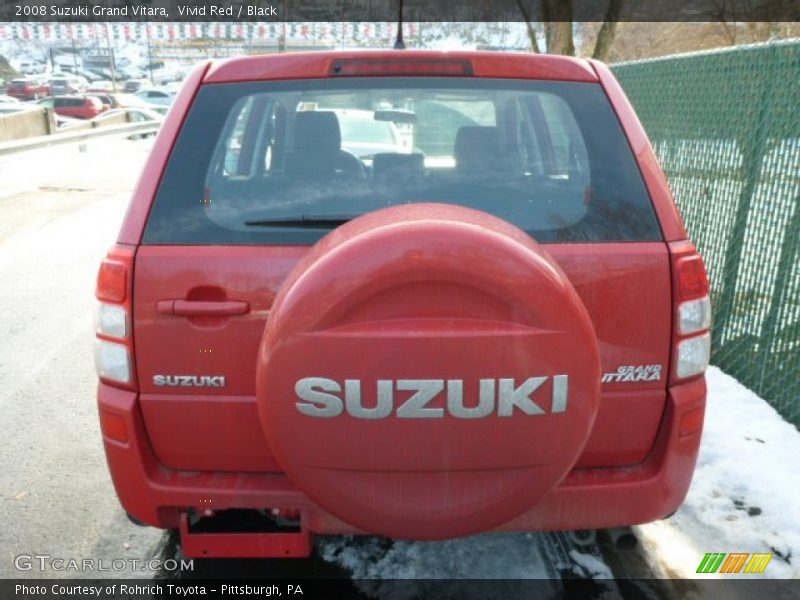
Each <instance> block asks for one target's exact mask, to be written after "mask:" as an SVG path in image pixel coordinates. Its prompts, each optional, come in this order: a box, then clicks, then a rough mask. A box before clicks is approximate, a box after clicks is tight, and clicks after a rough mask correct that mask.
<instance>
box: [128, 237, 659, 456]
mask: <svg viewBox="0 0 800 600" xmlns="http://www.w3.org/2000/svg"><path fill="white" fill-rule="evenodd" d="M545 247H546V248H547V249H548V251H549V252H550V254H551V256H553V258H555V260H556V261H557V262H558V263H559V265H560V266H561V268H562V269H563V270H564V272H565V273H566V274H567V276H568V277H569V279H570V281H571V282H572V284H573V286H574V287H575V290H576V291H577V293H578V295H579V296H580V297H581V300H582V301H583V303H584V306H586V309H587V311H588V312H589V315H590V317H591V318H592V322H593V324H594V328H595V332H596V335H597V339H598V343H599V346H600V357H601V365H602V371H603V373H608V372H614V371H616V370H617V368H618V367H619V366H620V365H627V364H664V365H666V364H668V362H669V360H670V346H669V343H668V340H669V338H670V312H671V310H672V302H671V298H670V296H671V291H670V287H669V285H670V279H669V277H670V276H669V268H670V267H669V256H668V253H667V249H666V247H665V246H664V244H662V243H655V244H652V243H643V244H571V245H558V244H550V245H546V246H545ZM307 251H308V249H307V248H305V247H302V246H227V247H219V246H205V247H204V246H200V247H196V246H143V247H141V248H140V249H139V250H138V252H137V258H136V287H135V292H134V294H135V296H134V320H135V322H136V338H135V345H136V356H137V359H138V372H139V374H140V391H141V397H140V399H141V403H142V414H143V416H144V419H145V422H146V424H147V429H148V432H149V437H150V441H151V443H152V444H153V447H154V451H155V453H156V455H157V456H158V457H159V459H160V460H161V461H162V462H163V463H164V464H165V465H166V466H168V467H170V468H175V469H186V470H217V469H218V470H228V471H230V470H235V471H263V470H268V471H269V470H278V466H277V463H276V462H275V459H274V457H273V456H272V454H271V451H270V449H269V445H268V443H267V440H266V439H265V438H264V434H263V432H262V431H261V429H260V428H259V427H258V423H257V422H255V419H257V409H256V402H255V391H256V390H255V378H256V364H255V361H254V360H253V357H254V356H256V354H257V353H258V347H259V344H260V343H261V336H262V332H263V329H264V325H265V324H266V320H267V316H268V314H269V311H270V309H271V307H272V303H273V301H274V299H275V296H276V295H277V294H278V291H279V290H280V287H281V285H282V283H283V281H284V279H285V278H286V276H287V275H288V273H289V272H290V271H291V270H292V269H293V268H294V266H295V264H296V263H297V261H298V260H299V259H300V258H301V257H302V256H303V255H305V253H306V252H307ZM609 273H614V276H609ZM198 281H202V282H203V286H202V287H204V288H206V289H204V290H197V288H198V285H197V283H198ZM193 290H195V291H194V292H193ZM213 290H218V291H217V293H223V292H224V293H225V294H226V295H227V297H228V298H232V299H237V300H244V301H246V302H248V303H249V305H250V312H249V313H248V314H247V315H244V316H241V317H232V318H220V319H216V320H213V321H212V320H210V319H209V318H208V317H204V318H203V319H204V320H206V321H207V322H206V323H202V322H195V323H193V322H192V319H189V318H176V317H174V316H172V315H164V314H160V313H159V312H158V310H157V304H158V302H159V301H160V300H164V299H174V298H188V297H196V295H197V294H198V293H203V294H207V295H208V297H209V298H210V297H212V296H213V294H214V291H213ZM619 290H625V291H626V293H625V294H620V293H619ZM609 298H615V301H614V302H613V303H610V302H608V299H609ZM195 321H198V320H197V319H195ZM201 346H202V347H204V348H206V349H208V350H209V351H210V352H203V353H200V352H193V351H189V349H192V348H196V347H201ZM163 372H169V373H206V372H209V373H210V372H219V373H223V372H224V373H227V374H228V379H227V386H226V388H225V389H224V390H223V391H224V396H221V397H220V395H218V398H217V400H216V401H215V399H214V395H213V394H209V393H208V391H207V390H206V391H205V393H204V394H198V393H197V391H196V390H192V389H191V388H183V389H180V388H177V389H175V390H170V393H169V394H165V393H164V388H159V387H155V386H154V385H153V384H152V378H153V376H154V375H156V374H158V373H163ZM665 396H666V387H665V382H664V381H663V380H662V381H659V382H635V383H630V382H628V383H625V384H621V383H605V384H603V388H602V397H601V408H600V411H599V413H598V417H597V422H596V423H595V427H594V429H593V431H592V435H591V437H590V438H589V442H588V443H587V446H586V448H585V449H584V452H583V454H582V455H581V458H580V459H579V462H578V466H586V467H588V466H599V465H625V464H635V463H637V462H639V461H641V460H643V459H644V457H645V456H646V455H647V453H648V452H649V451H650V448H651V446H652V444H653V439H654V438H655V435H656V432H657V429H658V424H659V422H660V419H661V415H662V412H663V410H664V402H665ZM176 409H177V410H176ZM184 420H189V421H190V422H192V423H193V424H194V425H193V428H192V432H191V435H185V436H184V435H181V434H180V433H176V432H180V431H181V427H180V425H179V424H180V422H182V421H184ZM221 423H225V425H226V426H221V425H220V424H221ZM228 425H229V426H228ZM211 431H215V433H214V435H213V436H211V437H208V436H207V435H204V434H205V433H209V432H211ZM208 444H212V447H213V450H214V451H213V452H210V451H209V447H208Z"/></svg>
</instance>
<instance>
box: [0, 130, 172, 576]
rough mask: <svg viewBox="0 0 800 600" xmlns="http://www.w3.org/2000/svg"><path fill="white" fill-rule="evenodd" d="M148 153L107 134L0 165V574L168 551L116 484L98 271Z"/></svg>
mask: <svg viewBox="0 0 800 600" xmlns="http://www.w3.org/2000/svg"><path fill="white" fill-rule="evenodd" d="M146 151H147V143H141V142H135V143H134V142H127V141H116V142H104V143H98V144H97V145H96V146H93V147H91V148H89V150H88V151H86V152H79V151H78V149H77V148H74V147H73V148H69V149H59V151H58V152H52V151H49V152H47V153H44V154H42V155H36V154H28V155H25V156H24V157H20V158H17V159H14V160H11V161H4V163H2V164H0V181H2V182H3V184H2V186H0V187H2V192H3V193H2V194H0V196H2V197H0V411H1V412H0V428H1V430H2V434H0V435H1V436H2V442H1V444H2V445H1V447H2V459H3V464H2V467H0V494H1V495H0V523H3V526H2V527H0V549H1V550H2V555H0V577H3V578H11V577H26V578H27V577H64V576H68V577H92V576H97V575H98V573H97V572H96V571H95V572H93V571H83V572H72V571H63V570H54V569H53V568H46V569H45V570H44V571H42V570H40V568H39V567H40V565H42V564H43V563H44V564H45V565H53V564H55V566H57V567H58V566H61V565H62V563H51V562H50V559H40V558H37V557H39V556H44V555H48V556H49V557H50V558H53V559H59V558H60V559H64V560H65V561H66V562H65V563H63V568H67V567H68V565H69V562H68V561H69V560H70V559H75V560H78V561H83V559H85V558H94V559H99V558H104V559H105V562H106V565H105V566H107V567H110V568H112V570H111V571H110V572H103V573H101V575H102V576H104V577H123V576H124V577H128V576H135V577H147V576H152V573H148V572H147V571H133V570H132V569H131V568H130V563H129V562H128V559H132V558H136V559H144V558H146V557H148V556H150V555H152V554H154V553H156V552H157V551H158V545H159V542H160V541H161V539H162V537H163V536H162V533H161V532H160V531H157V530H153V529H148V528H140V527H136V526H134V525H133V524H131V523H130V522H129V521H128V520H127V518H126V517H125V515H124V513H123V512H122V510H121V509H120V506H119V503H118V501H117V498H116V496H115V494H114V489H113V486H112V484H111V480H110V477H109V475H108V469H107V468H106V465H105V456H104V454H103V449H102V443H101V437H100V431H99V427H98V421H97V409H96V400H95V388H96V385H97V379H96V376H95V372H94V362H93V356H92V340H93V329H92V327H93V326H92V317H93V309H94V302H95V300H94V282H95V277H96V275H97V267H98V265H99V262H100V260H101V259H102V257H103V256H104V254H105V252H106V250H107V249H108V248H109V247H110V246H111V244H113V242H114V240H115V238H116V234H117V230H118V227H119V224H120V222H121V219H122V216H123V214H124V211H125V207H126V204H127V200H128V197H129V191H130V190H131V188H132V187H133V184H134V182H135V178H136V176H137V175H138V171H139V169H140V167H141V164H142V161H143V159H144V157H145V156H146ZM119 559H122V560H123V561H126V562H125V565H126V566H125V568H124V569H121V570H113V565H112V563H111V561H113V560H119ZM116 564H117V566H121V565H122V563H119V562H118V563H116ZM18 567H21V568H22V569H23V570H19V569H18ZM28 567H30V568H28ZM98 567H100V565H99V564H98V563H95V568H98Z"/></svg>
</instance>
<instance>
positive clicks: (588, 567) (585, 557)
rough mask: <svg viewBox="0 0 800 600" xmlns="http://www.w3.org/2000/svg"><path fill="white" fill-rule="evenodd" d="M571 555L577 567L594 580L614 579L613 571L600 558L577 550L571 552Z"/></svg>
mask: <svg viewBox="0 0 800 600" xmlns="http://www.w3.org/2000/svg"><path fill="white" fill-rule="evenodd" d="M569 555H570V557H571V558H572V560H573V561H574V562H575V564H576V565H578V566H579V567H583V569H584V570H585V571H586V572H588V573H590V574H591V577H592V579H614V575H613V574H612V573H611V569H610V568H609V567H608V565H607V564H606V563H604V562H603V561H602V560H600V559H599V558H598V557H596V556H594V555H592V554H585V553H583V552H579V551H577V550H570V552H569Z"/></svg>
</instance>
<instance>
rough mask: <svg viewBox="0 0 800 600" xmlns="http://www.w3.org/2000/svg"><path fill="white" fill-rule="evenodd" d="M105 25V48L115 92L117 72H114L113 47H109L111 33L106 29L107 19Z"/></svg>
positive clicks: (112, 86)
mask: <svg viewBox="0 0 800 600" xmlns="http://www.w3.org/2000/svg"><path fill="white" fill-rule="evenodd" d="M105 25H106V48H107V49H108V55H109V57H110V58H111V89H112V90H113V92H114V93H115V94H116V93H117V72H116V64H115V61H114V49H113V48H112V47H111V34H110V33H109V31H108V21H106V23H105Z"/></svg>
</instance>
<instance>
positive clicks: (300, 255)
mask: <svg viewBox="0 0 800 600" xmlns="http://www.w3.org/2000/svg"><path fill="white" fill-rule="evenodd" d="M398 57H401V59H402V60H407V61H414V60H426V59H431V58H433V59H441V58H443V57H444V58H447V59H452V60H465V61H469V63H470V64H471V68H472V73H473V75H474V76H475V77H496V78H522V79H547V80H561V81H581V82H594V83H598V84H599V85H601V86H602V87H603V89H604V90H605V93H606V95H607V96H608V98H609V101H610V103H611V106H612V108H613V109H614V111H615V112H616V114H617V116H618V117H619V121H620V123H621V126H622V129H623V131H624V133H625V135H626V137H627V140H628V142H629V144H630V146H631V149H632V151H633V154H634V155H635V157H636V160H637V163H638V165H639V168H640V170H641V173H642V176H643V180H644V182H645V185H646V187H647V189H648V191H649V193H650V196H651V199H652V203H653V206H654V209H655V213H656V215H657V217H658V221H659V223H660V227H661V230H662V233H663V237H664V240H663V241H659V242H647V243H644V242H642V243H638V242H634V243H604V244H589V243H585V244H563V245H562V244H544V245H542V247H543V248H544V249H545V250H546V251H547V253H549V255H550V256H551V257H552V260H553V261H555V263H556V264H557V265H558V268H560V270H561V271H562V272H563V273H564V274H565V276H566V278H567V280H568V281H569V282H570V284H571V285H572V287H573V288H574V290H575V293H576V294H577V297H578V298H579V299H580V301H581V302H582V304H583V306H584V307H585V309H586V312H587V313H588V316H589V319H590V320H591V324H592V326H593V328H594V332H595V334H596V338H597V345H598V349H599V359H600V371H601V373H614V372H616V371H617V369H618V368H620V367H621V366H624V365H663V366H664V369H665V370H667V372H668V373H669V374H670V377H666V376H663V377H661V378H660V379H659V380H657V381H640V382H633V383H632V382H627V383H625V384H621V383H613V382H610V381H607V382H604V383H602V385H601V388H600V396H599V398H600V401H599V406H598V408H597V411H596V415H595V417H594V424H593V427H592V429H591V433H590V434H589V437H588V440H587V441H586V443H585V445H584V446H583V448H582V451H581V452H580V454H579V456H578V458H577V461H576V462H575V463H574V465H573V467H572V469H571V470H570V471H569V473H568V474H567V476H566V477H565V478H564V479H563V480H562V481H561V483H559V484H558V485H556V487H554V488H553V489H551V490H550V491H549V492H547V493H546V494H545V495H544V496H543V497H542V498H541V500H539V501H538V502H537V503H536V504H535V505H534V506H532V507H531V508H530V509H528V510H526V511H525V512H523V513H522V514H519V515H518V516H516V517H513V518H511V519H510V520H507V521H506V522H504V523H501V524H499V525H497V526H493V527H491V529H492V530H502V531H530V530H541V529H551V530H552V529H587V528H597V527H608V526H618V525H629V524H634V523H641V522H646V521H650V520H654V519H657V518H660V517H663V516H665V515H667V514H670V513H672V512H673V511H674V510H675V509H676V508H677V507H678V506H679V505H680V503H681V502H682V500H683V498H684V496H685V494H686V492H687V490H688V486H689V482H690V481H691V476H692V473H693V470H694V465H695V461H696V458H697V452H698V448H699V442H700V433H701V427H702V413H703V409H704V406H705V393H706V390H705V381H704V379H703V378H702V376H701V377H696V378H694V379H692V380H689V381H678V380H676V378H674V377H673V376H672V375H671V373H672V362H673V360H674V359H673V354H674V351H675V350H674V348H675V343H676V341H677V338H676V336H675V335H674V333H673V322H674V321H675V318H676V312H675V311H676V308H675V306H676V300H677V292H676V291H675V290H676V285H677V284H676V282H675V281H674V280H673V279H674V274H673V269H674V261H675V259H676V256H678V255H680V254H681V253H685V252H689V253H694V252H695V250H694V248H693V247H692V246H691V244H690V243H688V241H686V238H687V235H686V231H685V229H684V226H683V224H682V221H681V219H680V216H679V214H678V212H677V209H676V207H675V204H674V201H673V198H672V196H671V194H670V191H669V187H668V185H667V183H666V178H665V176H664V173H663V171H662V170H661V168H660V167H659V165H658V162H657V160H656V157H655V154H654V152H653V150H652V147H651V145H650V143H649V141H648V139H647V136H646V135H645V133H644V130H643V128H642V126H641V123H640V122H639V120H638V119H637V117H636V115H635V113H634V111H633V108H632V107H631V105H630V103H629V102H628V100H627V99H626V98H625V96H624V94H623V92H622V89H621V87H620V86H619V84H618V83H617V82H616V80H615V79H614V77H613V75H612V74H611V72H610V71H609V70H608V68H607V67H606V66H605V65H603V64H601V63H598V62H596V61H582V60H578V59H571V58H564V57H552V56H547V57H543V56H535V55H527V54H526V55H522V54H520V55H510V54H506V53H502V54H500V53H470V52H451V53H434V52H417V51H407V52H403V53H402V54H398V53H397V52H384V51H381V52H358V53H355V52H340V53H311V54H292V55H282V56H280V57H250V58H245V59H237V60H233V61H227V62H223V63H205V64H202V65H199V66H198V67H196V68H195V70H194V71H193V72H192V73H191V74H190V76H189V77H188V78H187V80H186V82H185V84H184V86H183V88H182V89H181V91H180V92H179V94H178V95H177V97H176V99H175V101H174V104H173V108H172V110H171V111H170V112H169V114H168V116H167V118H166V120H165V122H164V124H163V125H162V127H161V130H160V132H159V133H158V135H157V137H156V140H155V142H154V145H153V149H152V151H151V153H150V157H149V159H148V161H147V163H146V165H145V168H144V171H143V173H142V175H141V177H140V179H139V182H138V184H137V186H136V189H135V191H134V194H133V197H132V200H131V203H130V205H129V208H128V212H127V214H126V216H125V219H124V221H123V225H122V228H121V231H120V234H119V237H118V243H119V244H123V245H129V246H131V247H135V248H136V251H135V254H136V255H135V259H134V260H133V262H132V269H133V271H134V273H135V276H134V279H135V285H134V286H133V297H132V310H133V314H132V321H133V329H134V332H133V345H134V348H135V357H136V367H135V368H136V378H137V380H138V386H137V388H136V389H134V390H123V389H118V388H116V387H113V386H110V385H107V384H105V383H101V384H100V386H99V391H98V401H99V408H100V413H101V417H103V416H104V415H105V416H108V415H111V416H112V421H107V420H104V419H101V420H102V421H103V422H104V423H106V422H115V423H116V425H115V428H121V429H122V430H124V431H125V432H126V435H125V437H124V439H120V436H119V435H118V434H115V433H114V432H113V431H111V430H110V429H109V428H108V427H110V426H108V427H107V426H104V444H105V448H106V454H107V457H108V462H109V466H110V469H111V473H112V477H113V480H114V484H115V487H116V489H117V492H118V495H119V497H120V500H121V501H122V504H123V506H124V507H125V509H126V510H127V511H128V512H129V513H130V514H131V515H133V516H134V517H136V518H138V519H140V520H141V521H143V522H145V523H148V524H151V525H154V526H158V527H166V528H179V527H180V528H181V531H182V537H183V540H184V545H185V550H187V552H188V553H189V554H190V555H194V556H201V555H202V556H215V555H216V556H234V555H235V556H245V555H246V556H266V555H269V556H299V555H305V554H307V552H308V551H309V545H308V538H309V536H310V535H311V534H313V533H365V532H366V533H369V532H370V531H362V530H360V529H359V528H358V527H355V526H353V525H352V524H348V523H346V522H344V521H343V520H342V519H340V518H337V517H336V516H334V515H332V514H331V513H330V512H328V511H326V510H324V509H322V508H320V507H319V506H318V505H317V504H315V503H314V502H313V501H312V500H310V499H309V497H308V496H307V495H306V494H305V493H304V492H303V491H301V490H300V489H298V488H297V487H296V486H295V485H294V484H293V483H292V480H291V479H290V478H289V477H287V475H286V474H285V473H284V472H283V469H282V467H281V461H280V460H279V459H278V457H276V455H275V450H274V448H273V447H272V446H271V445H270V440H269V439H267V437H266V436H265V434H264V429H263V428H262V426H261V423H259V409H258V401H257V397H256V396H257V389H256V380H257V376H258V372H257V363H256V360H255V359H254V357H255V356H256V355H258V353H259V348H260V347H261V344H262V335H263V332H264V329H265V324H266V323H267V319H268V317H269V314H270V311H272V310H273V309H274V306H275V302H276V298H277V297H279V294H280V293H281V290H282V288H283V287H284V286H285V284H286V282H287V277H288V276H289V274H290V273H291V272H292V271H293V269H295V267H297V265H298V264H299V263H301V262H302V261H303V260H304V259H305V258H306V257H307V254H308V252H309V248H308V247H302V246H157V245H146V246H139V244H140V243H141V240H142V236H143V232H144V228H145V224H146V221H147V218H148V214H149V211H150V209H151V207H152V201H153V198H154V197H155V195H156V192H157V189H158V186H159V183H160V180H161V178H162V176H163V173H164V169H165V165H166V164H167V162H168V160H169V157H170V154H171V152H172V147H173V143H174V140H175V139H176V137H177V134H178V132H179V131H180V129H181V127H182V125H183V121H184V118H185V115H186V114H187V112H188V109H189V107H190V106H191V104H192V102H193V100H194V98H195V96H196V94H197V92H198V90H199V88H200V86H201V85H210V84H219V83H225V82H238V81H251V80H270V79H274V80H278V79H309V78H325V77H330V76H331V73H332V68H333V64H334V63H335V61H337V60H339V61H341V60H361V59H372V58H374V59H380V60H397V59H398ZM183 299H188V300H194V301H218V302H219V301H226V302H227V301H231V302H236V303H241V304H242V305H243V306H246V311H244V314H241V315H235V316H234V315H218V316H201V317H195V316H176V315H175V314H170V313H171V311H172V307H174V302H175V301H178V300H183ZM463 299H464V302H465V303H469V302H472V300H468V299H467V297H466V295H465V296H464V298H463ZM418 301H420V300H419V299H415V298H414V297H410V298H408V302H409V304H410V306H411V307H413V306H414V304H415V303H416V302H418ZM160 373H209V374H216V373H220V374H221V373H224V374H225V375H226V377H227V385H226V387H225V388H224V390H214V389H204V390H202V391H201V393H198V390H196V389H192V388H174V389H169V390H165V389H164V388H163V387H156V386H155V385H153V383H152V382H153V377H154V376H155V375H157V374H160ZM115 431H116V429H115ZM307 443H308V444H310V445H311V446H312V447H313V446H314V444H315V440H314V439H313V438H310V439H308V440H307ZM318 451H319V452H320V453H324V452H325V448H324V447H319V448H318ZM231 508H241V509H249V508H252V509H264V508H272V509H276V510H278V511H280V512H281V514H284V513H285V514H292V515H294V514H298V515H299V517H300V521H301V532H300V533H299V534H296V535H295V534H274V535H288V537H269V536H266V537H265V536H264V535H263V534H252V535H250V534H247V535H244V537H241V538H239V537H236V538H235V539H234V537H230V536H217V537H216V539H214V536H210V537H209V536H207V535H206V536H202V535H200V534H196V533H193V532H192V531H190V528H189V526H188V524H187V521H186V518H185V516H184V517H183V518H182V516H181V515H185V514H186V513H185V511H187V510H190V509H194V510H197V511H209V510H210V511H216V510H224V509H231ZM293 536H294V537H293ZM415 537H419V536H418V535H415ZM222 540H225V541H222ZM237 547H238V548H239V549H238V550H237Z"/></svg>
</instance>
